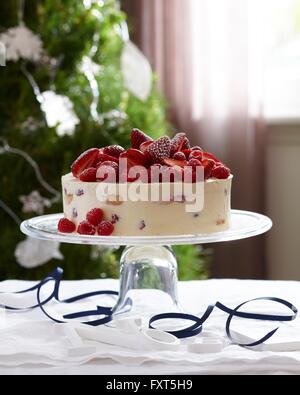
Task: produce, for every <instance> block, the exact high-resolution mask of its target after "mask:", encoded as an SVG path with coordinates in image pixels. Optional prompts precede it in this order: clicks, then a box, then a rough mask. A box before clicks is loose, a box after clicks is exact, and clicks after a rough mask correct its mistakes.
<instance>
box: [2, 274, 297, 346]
mask: <svg viewBox="0 0 300 395" xmlns="http://www.w3.org/2000/svg"><path fill="white" fill-rule="evenodd" d="M62 277H63V270H62V269H61V268H57V269H55V270H54V271H53V272H52V273H51V274H49V276H47V277H46V278H45V279H44V280H42V281H41V282H40V283H38V284H36V285H34V286H33V287H31V288H28V289H25V290H23V291H18V292H12V293H13V294H16V295H22V294H25V293H29V292H34V291H36V292H37V303H36V304H35V305H33V306H29V307H24V308H18V307H13V306H7V305H0V308H4V309H7V310H10V311H28V310H32V309H36V308H40V309H41V310H42V312H43V313H44V314H45V315H46V316H47V317H48V318H49V319H50V320H52V321H54V322H56V323H59V324H62V323H66V322H68V321H66V320H73V319H80V318H87V317H98V318H97V319H95V320H92V321H83V322H82V323H83V324H86V325H90V326H99V325H104V324H107V323H108V322H110V321H112V319H113V308H112V307H107V306H96V309H94V310H87V311H79V312H75V313H70V314H66V315H64V316H63V320H58V319H57V318H55V317H53V316H51V315H50V314H49V313H48V312H47V310H46V309H45V306H46V304H47V303H49V302H50V301H51V300H56V301H57V302H58V303H67V304H72V303H75V302H78V301H81V300H84V299H87V298H91V297H94V296H100V295H112V296H118V292H116V291H110V290H107V291H93V292H88V293H84V294H80V295H77V296H73V297H71V298H68V299H60V297H59V291H60V285H61V281H62ZM50 282H54V287H53V291H52V292H51V294H50V295H49V296H48V297H46V298H45V299H44V300H42V297H41V292H42V289H43V287H44V286H45V285H46V284H48V283H50ZM4 293H6V294H7V292H0V294H4ZM266 300H268V301H272V302H276V303H278V304H281V305H283V306H285V307H287V308H288V309H289V310H290V311H291V312H292V313H291V314H289V315H278V314H260V313H247V312H244V311H240V309H241V308H242V307H243V306H245V305H246V304H248V303H250V302H254V301H266ZM216 308H218V309H219V310H222V311H223V312H224V313H227V314H228V318H227V321H226V333H227V336H228V338H229V339H230V340H231V342H232V343H234V344H237V345H239V346H242V347H254V346H258V345H260V344H262V343H264V342H266V341H267V340H268V339H270V338H271V337H272V336H273V335H274V334H275V333H276V332H277V330H278V329H279V327H276V328H275V329H273V330H272V331H270V332H269V333H267V334H266V335H265V336H263V337H262V338H261V339H259V340H257V341H255V342H253V343H249V344H241V343H238V342H237V341H236V340H235V339H234V337H233V335H232V332H231V329H230V324H231V322H232V319H233V318H234V317H238V318H244V319H252V320H260V321H277V322H287V321H293V320H294V319H295V318H296V317H297V314H298V310H297V308H296V307H295V306H294V305H292V304H291V303H290V302H287V301H286V300H283V299H279V298H273V297H264V298H256V299H252V300H248V301H246V302H244V303H241V304H240V305H238V306H237V307H236V308H235V309H230V308H229V307H227V306H225V305H223V304H222V303H220V302H217V303H215V304H212V305H210V306H208V308H207V309H206V311H205V313H204V314H203V315H202V317H198V316H196V315H192V314H185V313H164V314H158V315H155V316H154V317H152V318H151V319H150V321H149V328H152V329H157V328H155V326H154V325H153V324H154V323H155V322H157V321H161V320H165V319H176V320H188V321H191V322H192V324H191V325H189V326H187V327H186V328H183V329H179V330H173V331H167V332H168V333H170V334H172V335H174V336H176V337H177V338H179V339H182V338H187V337H192V336H196V335H198V334H199V333H201V332H202V329H203V324H204V323H205V322H206V321H207V320H208V318H209V317H210V316H211V314H212V312H213V311H214V310H215V309H216Z"/></svg>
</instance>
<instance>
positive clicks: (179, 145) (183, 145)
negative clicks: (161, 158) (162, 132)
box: [171, 133, 190, 156]
mask: <svg viewBox="0 0 300 395" xmlns="http://www.w3.org/2000/svg"><path fill="white" fill-rule="evenodd" d="M189 148H190V142H189V140H188V138H187V136H186V134H185V133H177V134H176V135H175V136H174V137H173V138H172V140H171V156H173V155H174V154H175V153H176V152H178V151H182V150H184V149H189Z"/></svg>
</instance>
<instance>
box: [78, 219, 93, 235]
mask: <svg viewBox="0 0 300 395" xmlns="http://www.w3.org/2000/svg"><path fill="white" fill-rule="evenodd" d="M77 232H78V233H79V234H80V235H87V236H94V235H95V233H96V228H95V227H94V226H93V225H91V224H90V223H88V222H87V221H83V222H81V223H80V224H79V226H78V229H77Z"/></svg>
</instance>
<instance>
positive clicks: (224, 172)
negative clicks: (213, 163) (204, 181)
mask: <svg viewBox="0 0 300 395" xmlns="http://www.w3.org/2000/svg"><path fill="white" fill-rule="evenodd" d="M211 176H212V177H214V178H218V179H220V180H226V179H227V178H228V177H229V176H230V170H229V169H228V167H226V166H224V165H220V166H217V167H215V168H214V169H213V170H212V173H211Z"/></svg>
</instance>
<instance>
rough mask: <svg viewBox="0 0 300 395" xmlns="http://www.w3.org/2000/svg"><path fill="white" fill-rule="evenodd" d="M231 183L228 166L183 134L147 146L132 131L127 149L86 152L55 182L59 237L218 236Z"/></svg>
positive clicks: (225, 222) (226, 218)
mask: <svg viewBox="0 0 300 395" xmlns="http://www.w3.org/2000/svg"><path fill="white" fill-rule="evenodd" d="M124 164H125V165H126V166H124ZM186 175H188V179H187V177H185V178H184V179H183V180H182V178H183V176H186ZM231 183H232V175H231V172H230V170H229V169H228V167H226V166H225V165H224V164H223V163H222V162H221V161H220V160H219V159H218V158H217V157H215V156H214V155H213V154H211V153H209V152H205V151H204V150H203V149H202V148H201V147H199V146H196V147H191V146H190V143H189V140H188V138H187V136H186V134H185V133H178V134H176V136H175V137H173V139H171V138H169V137H166V136H165V137H161V138H160V139H158V140H155V141H154V140H152V139H151V138H150V137H149V136H147V135H146V134H145V133H143V132H142V131H140V130H138V129H133V130H132V132H131V148H129V149H127V150H125V149H124V148H123V147H121V146H118V145H113V146H108V147H105V148H100V149H99V148H92V149H89V150H88V151H85V152H84V153H83V154H81V155H80V156H79V158H77V159H76V160H75V162H74V163H73V164H72V166H71V173H69V174H67V175H64V176H63V177H62V190H63V206H64V218H63V219H61V220H60V221H59V224H58V230H59V231H60V232H63V233H79V234H83V235H89V236H94V235H100V236H110V235H113V236H163V235H196V234H207V233H212V232H220V231H224V230H226V229H228V228H229V227H230V198H231ZM163 191H167V192H168V193H167V194H166V195H164V192H163ZM200 195H201V198H200ZM153 196H155V199H153Z"/></svg>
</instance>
